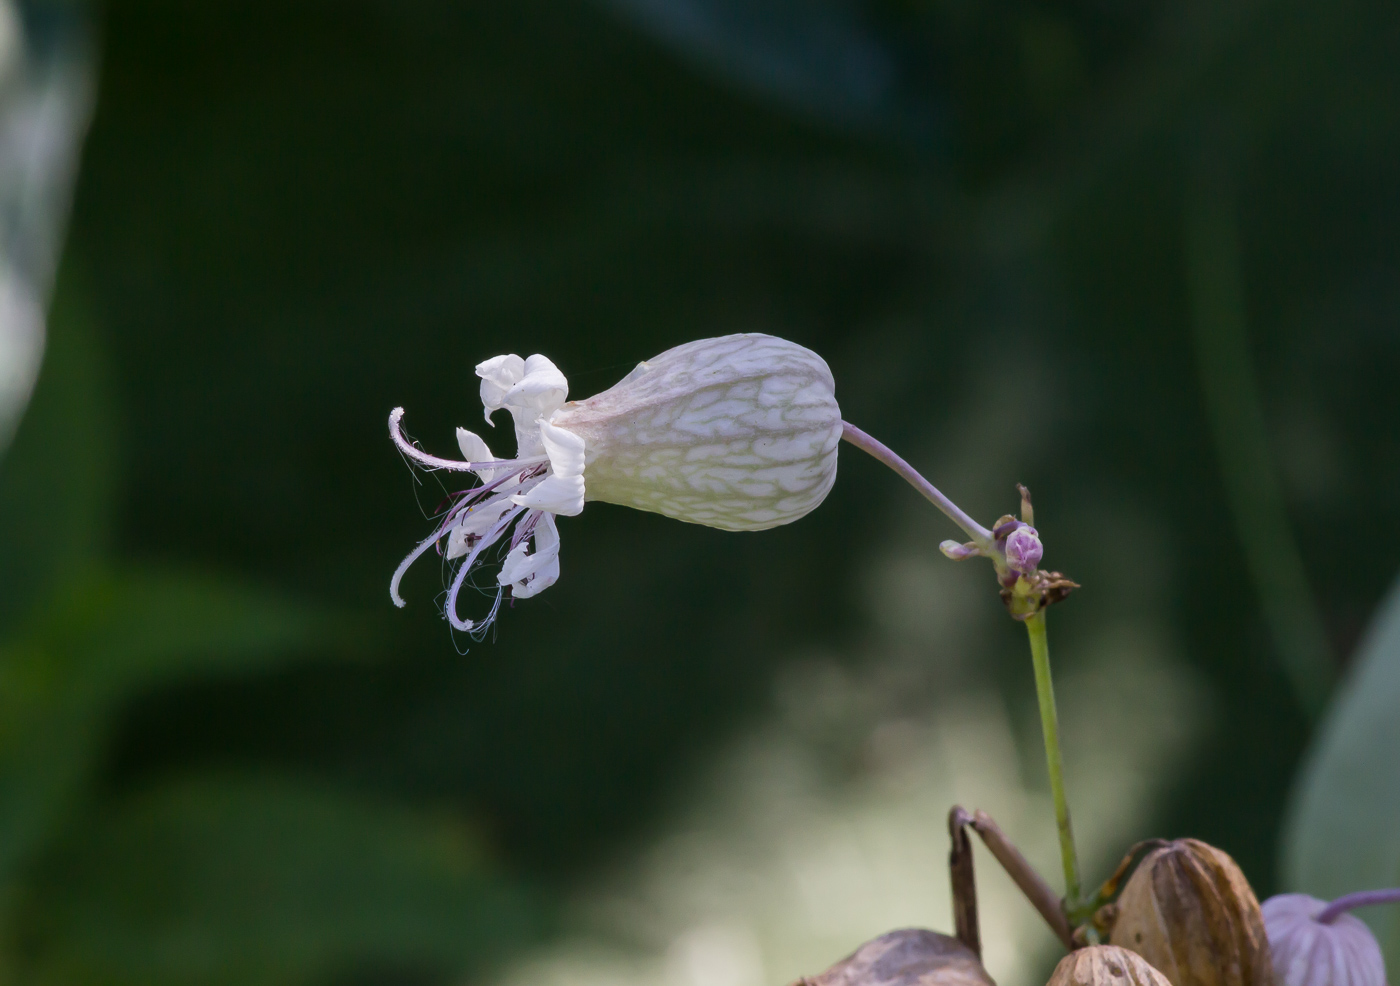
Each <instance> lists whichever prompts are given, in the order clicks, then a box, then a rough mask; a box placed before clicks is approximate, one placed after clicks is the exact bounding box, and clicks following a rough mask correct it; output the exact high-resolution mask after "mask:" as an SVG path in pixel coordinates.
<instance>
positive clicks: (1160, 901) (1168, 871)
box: [1109, 839, 1273, 986]
mask: <svg viewBox="0 0 1400 986" xmlns="http://www.w3.org/2000/svg"><path fill="white" fill-rule="evenodd" d="M1109 941H1110V942H1112V943H1113V944H1114V945H1121V946H1123V947H1124V948H1130V949H1132V950H1133V951H1134V952H1137V953H1138V954H1139V955H1141V956H1142V957H1143V958H1145V959H1147V961H1148V962H1150V963H1152V965H1154V966H1156V967H1157V968H1158V969H1160V970H1161V971H1162V974H1163V975H1165V976H1166V977H1167V979H1169V980H1170V981H1171V983H1172V986H1273V966H1272V964H1271V962H1270V959H1269V940H1268V937H1267V936H1266V935H1265V932H1264V917H1263V915H1262V914H1261V913H1260V911H1259V901H1258V900H1257V899H1256V898H1255V896H1254V891H1253V890H1252V889H1251V888H1250V886H1249V881H1248V880H1246V879H1245V878H1244V874H1243V873H1242V872H1240V868H1239V866H1237V865H1236V863H1235V861H1234V860H1233V859H1231V858H1230V857H1229V856H1228V855H1226V854H1225V853H1223V852H1221V851H1220V850H1219V849H1216V848H1214V847H1213V846H1208V845H1206V844H1205V843H1204V842H1200V841H1198V840H1196V839H1178V840H1177V841H1175V842H1169V843H1168V844H1167V845H1165V846H1163V847H1162V848H1160V849H1157V850H1154V851H1153V852H1152V853H1150V854H1149V855H1148V856H1147V857H1146V858H1145V859H1143V861H1142V862H1141V863H1140V864H1139V865H1138V868H1137V870H1136V871H1135V872H1134V873H1133V875H1132V878H1131V879H1129V880H1128V885H1127V886H1126V887H1124V888H1123V894H1122V896H1121V897H1119V898H1118V917H1117V920H1116V921H1115V922H1114V925H1113V930H1112V932H1111V933H1110V936H1109Z"/></svg>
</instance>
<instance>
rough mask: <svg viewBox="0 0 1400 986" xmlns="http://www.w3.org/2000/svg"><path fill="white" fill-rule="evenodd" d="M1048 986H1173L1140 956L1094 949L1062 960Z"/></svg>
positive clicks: (1113, 947)
mask: <svg viewBox="0 0 1400 986" xmlns="http://www.w3.org/2000/svg"><path fill="white" fill-rule="evenodd" d="M1046 986H1172V984H1171V983H1170V982H1168V980H1167V977H1166V976H1164V975H1162V974H1161V973H1160V972H1158V971H1157V970H1156V969H1154V968H1152V965H1151V964H1150V963H1149V962H1148V961H1147V960H1146V959H1144V958H1143V957H1142V956H1141V955H1138V954H1137V953H1136V952H1131V951H1129V950H1128V949H1126V948H1119V947H1118V946H1117V945H1091V946H1089V947H1088V948H1081V949H1078V950H1077V951H1074V952H1070V953H1069V954H1068V955H1066V956H1065V957H1064V958H1062V959H1060V964H1059V965H1057V966H1055V971H1054V972H1053V973H1052V974H1051V976H1050V982H1049V983H1047V984H1046Z"/></svg>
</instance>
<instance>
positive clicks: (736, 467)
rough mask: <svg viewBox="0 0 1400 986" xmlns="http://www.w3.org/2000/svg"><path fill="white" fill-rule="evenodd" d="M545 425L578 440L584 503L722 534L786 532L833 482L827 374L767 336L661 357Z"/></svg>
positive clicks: (806, 355)
mask: <svg viewBox="0 0 1400 986" xmlns="http://www.w3.org/2000/svg"><path fill="white" fill-rule="evenodd" d="M553 422H554V424H556V425H557V426H559V427H561V428H566V429H568V430H569V431H571V432H573V433H574V434H576V435H579V436H580V437H582V438H583V440H584V445H585V448H586V450H587V452H586V462H587V464H586V467H585V475H586V476H587V478H588V481H587V493H586V496H587V498H588V499H589V500H602V501H605V502H607V503H618V504H622V505H623V506H628V507H634V508H636V509H638V510H649V511H653V512H655V513H659V514H664V515H666V516H667V517H673V518H675V519H676V520H683V521H688V522H690V523H694V524H704V525H706V526H708V527H717V528H720V529H722V530H728V531H761V530H765V529H767V528H770V527H777V526H779V525H781V524H787V523H790V522H792V521H794V520H796V519H798V518H799V517H802V516H804V515H805V514H807V513H808V512H809V511H811V510H812V509H813V508H815V507H816V506H817V505H818V504H819V503H821V502H822V500H823V499H825V498H826V495H827V493H828V492H830V490H831V487H832V484H833V483H835V481H836V452H837V445H838V444H839V443H840V440H841V428H842V425H841V410H840V408H839V407H838V406H837V404H836V394H835V382H834V380H833V379H832V375H831V370H830V369H829V368H828V367H827V365H826V361H825V360H823V359H822V358H821V357H820V356H818V355H817V354H816V353H814V352H812V351H811V350H809V349H806V348H804V347H802V346H799V345H797V344H796V343H792V342H788V341H787V340H785V339H779V338H777V337H775V336H769V335H762V334H758V333H743V334H739V335H729V336H721V337H719V338H716V339H703V340H700V341H698V342H692V343H687V344H685V345H683V346H677V347H676V348H674V349H669V350H667V351H666V352H664V353H662V354H661V355H660V356H657V357H655V358H654V359H650V360H647V361H646V362H645V363H641V364H639V365H638V366H637V368H636V369H635V370H633V371H632V372H631V373H630V374H628V375H627V376H626V377H625V378H623V379H622V380H621V381H620V382H619V383H618V384H616V385H615V386H613V387H612V388H610V389H608V390H605V391H603V392H602V393H601V394H597V395H595V396H593V397H590V398H588V399H587V400H584V401H576V402H572V403H569V404H566V405H564V407H562V408H561V409H560V410H559V412H558V413H557V414H556V415H555V417H554V419H553Z"/></svg>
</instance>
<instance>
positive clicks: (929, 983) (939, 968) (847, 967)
mask: <svg viewBox="0 0 1400 986" xmlns="http://www.w3.org/2000/svg"><path fill="white" fill-rule="evenodd" d="M792 986H996V984H995V983H994V982H993V981H992V977H991V976H989V975H987V970H986V969H983V968H982V963H981V962H980V961H979V960H978V958H977V955H976V953H975V952H973V951H972V949H970V948H968V947H967V946H966V945H964V944H963V943H962V942H960V941H958V940H957V939H956V938H949V937H948V936H947V935H940V934H938V933H937V932H934V931H925V930H923V929H922V928H905V929H903V930H900V931H891V932H890V933H889V934H885V935H881V936H880V937H879V938H875V939H872V940H871V941H868V942H866V943H865V944H864V945H862V946H860V948H858V949H856V950H855V952H854V953H852V954H851V955H850V956H849V957H848V958H845V959H843V960H842V961H840V962H838V963H836V964H835V965H834V966H832V967H831V968H830V969H828V970H826V972H823V973H821V974H820V975H817V976H805V977H803V978H802V979H799V980H798V981H797V982H795V983H793V984H792Z"/></svg>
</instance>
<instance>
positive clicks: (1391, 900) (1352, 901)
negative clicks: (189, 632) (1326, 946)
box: [1313, 887, 1400, 924]
mask: <svg viewBox="0 0 1400 986" xmlns="http://www.w3.org/2000/svg"><path fill="white" fill-rule="evenodd" d="M1396 903H1400V887H1391V888H1389V889H1386V890H1358V891H1356V892H1355V893H1351V894H1345V895H1343V896H1341V897H1338V898H1337V899H1336V900H1334V901H1332V903H1330V904H1328V905H1327V906H1326V907H1324V908H1323V909H1322V910H1320V911H1318V912H1317V916H1316V917H1314V918H1313V920H1314V921H1317V922H1318V923H1319V924H1331V923H1332V922H1333V921H1335V920H1337V918H1339V917H1341V916H1342V915H1343V914H1345V913H1346V912H1347V911H1350V910H1351V909H1352V908H1354V907H1369V906H1371V905H1372V904H1396Z"/></svg>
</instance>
